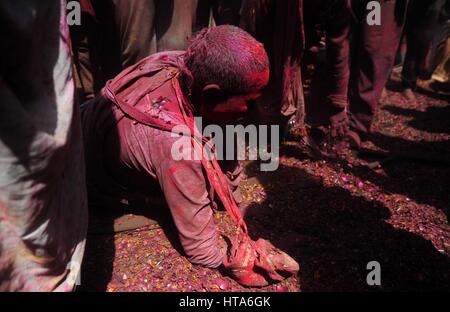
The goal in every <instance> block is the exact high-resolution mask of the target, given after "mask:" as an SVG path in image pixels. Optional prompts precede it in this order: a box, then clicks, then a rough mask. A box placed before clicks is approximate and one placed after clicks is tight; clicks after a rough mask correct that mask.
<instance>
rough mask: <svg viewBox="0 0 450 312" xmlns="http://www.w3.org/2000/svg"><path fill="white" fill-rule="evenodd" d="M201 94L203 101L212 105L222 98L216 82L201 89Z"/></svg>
mask: <svg viewBox="0 0 450 312" xmlns="http://www.w3.org/2000/svg"><path fill="white" fill-rule="evenodd" d="M201 96H202V99H203V102H204V103H206V104H209V105H214V104H216V103H217V102H219V101H220V100H221V99H222V97H223V94H222V89H221V88H220V87H219V86H218V85H216V84H208V85H206V86H205V87H204V88H203V89H202V94H201Z"/></svg>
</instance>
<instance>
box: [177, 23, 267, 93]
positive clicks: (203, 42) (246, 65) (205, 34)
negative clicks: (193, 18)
mask: <svg viewBox="0 0 450 312" xmlns="http://www.w3.org/2000/svg"><path fill="white" fill-rule="evenodd" d="M184 62H185V65H186V67H187V69H188V70H189V71H190V73H191V74H192V78H193V79H194V85H195V86H196V87H197V88H203V87H204V86H206V85H207V84H217V85H218V86H220V88H221V89H222V90H223V91H225V92H229V93H232V94H246V93H249V92H251V91H253V90H252V85H251V83H250V81H249V75H251V74H253V73H255V72H263V71H265V70H268V69H269V58H268V56H267V53H266V50H265V49H264V46H263V45H262V44H261V43H259V42H258V41H257V40H256V39H255V38H253V37H252V36H251V35H250V34H249V33H247V32H246V31H244V30H242V29H241V28H239V27H236V26H231V25H222V26H217V27H214V28H211V29H203V30H201V31H200V32H199V33H198V34H197V35H196V36H195V37H194V39H193V40H192V41H191V44H190V45H189V47H188V49H187V51H186V54H185V56H184Z"/></svg>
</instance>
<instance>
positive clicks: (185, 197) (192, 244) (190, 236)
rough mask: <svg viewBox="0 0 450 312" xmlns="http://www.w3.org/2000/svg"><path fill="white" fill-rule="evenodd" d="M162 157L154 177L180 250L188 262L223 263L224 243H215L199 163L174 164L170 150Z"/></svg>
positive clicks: (209, 205) (204, 183)
mask: <svg viewBox="0 0 450 312" xmlns="http://www.w3.org/2000/svg"><path fill="white" fill-rule="evenodd" d="M164 154H165V157H164V158H163V159H162V160H161V162H160V163H159V166H158V167H157V168H156V169H157V170H156V171H157V172H156V174H157V177H158V181H159V183H160V185H161V188H162V190H163V192H164V195H165V198H166V201H167V204H168V206H169V208H170V212H171V214H172V217H173V220H174V222H175V225H176V227H177V229H178V234H179V238H180V241H181V244H182V246H183V248H184V251H185V253H186V255H187V257H188V259H189V260H190V261H191V262H192V263H194V264H199V265H203V266H206V267H209V268H217V267H219V266H220V265H221V264H222V262H223V260H224V256H225V253H226V244H225V243H222V244H220V243H219V240H218V238H219V235H218V232H217V228H216V224H215V222H214V215H213V211H212V209H211V201H210V198H209V196H208V190H207V183H206V180H205V176H204V174H203V169H202V165H201V162H200V161H194V160H192V161H191V160H181V161H175V160H173V158H172V157H171V155H170V149H169V152H168V153H166V152H164Z"/></svg>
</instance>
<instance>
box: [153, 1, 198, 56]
mask: <svg viewBox="0 0 450 312" xmlns="http://www.w3.org/2000/svg"><path fill="white" fill-rule="evenodd" d="M197 3H198V0H165V1H157V2H156V3H155V7H156V16H155V22H156V41H157V49H158V51H170V50H184V49H186V47H187V44H188V41H189V39H190V38H191V35H192V29H193V27H194V23H195V16H196V11H197Z"/></svg>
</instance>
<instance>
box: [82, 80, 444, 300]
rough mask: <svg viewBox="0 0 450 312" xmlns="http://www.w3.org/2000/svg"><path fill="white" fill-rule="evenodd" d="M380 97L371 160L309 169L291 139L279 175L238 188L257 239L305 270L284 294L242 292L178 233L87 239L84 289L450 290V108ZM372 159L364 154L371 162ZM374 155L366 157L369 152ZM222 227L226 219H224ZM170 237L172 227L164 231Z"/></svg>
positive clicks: (432, 101)
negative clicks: (196, 261) (376, 271)
mask: <svg viewBox="0 0 450 312" xmlns="http://www.w3.org/2000/svg"><path fill="white" fill-rule="evenodd" d="M390 89H391V91H388V95H387V97H386V98H384V100H383V105H382V108H381V109H380V112H379V115H378V118H377V121H376V133H375V134H373V135H372V136H371V137H370V141H368V142H365V143H364V149H365V150H366V151H367V152H369V151H378V152H389V151H391V152H392V151H394V152H395V153H396V154H397V158H394V159H392V161H390V162H386V163H384V164H383V166H382V168H379V169H370V168H369V167H368V164H369V163H372V162H373V161H375V160H376V159H369V158H363V157H362V155H359V156H358V155H356V154H353V153H348V154H347V155H345V156H342V157H340V158H338V159H333V160H330V159H328V160H318V161H312V160H309V159H308V158H307V157H306V156H305V155H304V154H302V152H301V150H300V149H299V147H298V145H297V144H296V143H295V142H288V143H286V144H285V145H283V147H282V153H281V160H280V169H279V170H278V171H276V172H268V173H257V171H255V164H250V165H249V166H248V168H247V171H246V172H247V175H248V178H247V179H246V181H244V183H242V186H241V192H242V194H243V196H244V199H245V202H244V206H245V208H246V211H247V212H246V220H247V222H248V226H249V230H250V234H251V236H252V237H253V238H254V239H257V238H259V237H262V238H266V239H270V240H271V241H272V242H273V243H274V245H275V246H277V247H279V248H281V249H282V250H284V251H286V252H288V253H289V254H290V255H291V256H292V257H293V258H295V259H296V260H297V261H298V262H299V264H300V273H299V275H298V276H297V277H292V278H290V279H288V280H286V281H284V282H283V283H281V284H279V285H273V286H270V287H266V288H262V289H249V288H244V287H241V286H240V285H238V284H237V283H235V282H234V281H232V280H231V279H229V278H228V277H224V276H222V275H221V273H219V272H218V271H216V270H209V269H204V268H201V267H196V266H193V265H191V264H190V263H189V262H188V261H187V260H186V259H185V258H184V257H183V256H182V255H181V254H180V247H179V245H178V243H177V239H176V236H175V235H174V233H175V232H174V229H173V225H171V224H170V221H168V219H167V218H161V220H160V225H161V226H158V225H150V226H149V227H147V228H144V229H141V230H137V231H131V232H122V233H118V234H116V235H112V234H99V233H97V234H92V235H90V236H89V237H88V241H87V250H86V256H85V260H84V265H83V271H82V275H81V282H82V285H81V287H80V288H79V290H80V291H108V292H116V291H163V292H168V291H199V292H202V291H279V292H287V291H289V292H297V291H380V290H381V291H390V290H401V291H404V290H445V289H446V290H448V289H450V226H449V222H448V220H449V213H450V104H449V101H448V100H449V97H446V96H444V95H439V94H433V93H428V92H427V91H424V90H423V92H422V93H421V94H420V95H419V102H418V104H417V105H411V104H410V103H407V102H406V101H405V99H404V98H403V97H402V96H401V94H400V93H398V92H396V91H395V90H396V89H395V85H393V86H391V88H390ZM369 154H370V153H366V156H367V155H369ZM369 156H370V155H369ZM216 217H217V222H218V224H219V227H220V228H221V230H223V231H225V232H227V231H230V230H231V228H232V227H231V224H230V220H229V218H228V217H227V216H226V215H225V214H224V213H217V216H216ZM163 229H164V230H163ZM370 261H378V262H379V263H380V264H381V279H382V286H380V287H378V286H375V287H373V286H368V285H367V283H366V276H367V274H368V270H367V268H366V266H367V264H368V262H370Z"/></svg>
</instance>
